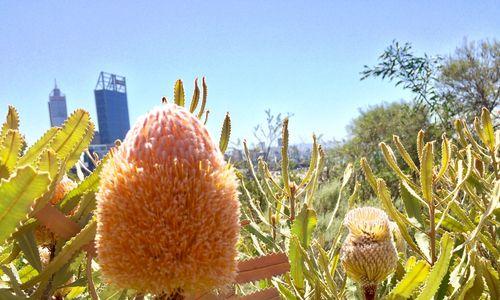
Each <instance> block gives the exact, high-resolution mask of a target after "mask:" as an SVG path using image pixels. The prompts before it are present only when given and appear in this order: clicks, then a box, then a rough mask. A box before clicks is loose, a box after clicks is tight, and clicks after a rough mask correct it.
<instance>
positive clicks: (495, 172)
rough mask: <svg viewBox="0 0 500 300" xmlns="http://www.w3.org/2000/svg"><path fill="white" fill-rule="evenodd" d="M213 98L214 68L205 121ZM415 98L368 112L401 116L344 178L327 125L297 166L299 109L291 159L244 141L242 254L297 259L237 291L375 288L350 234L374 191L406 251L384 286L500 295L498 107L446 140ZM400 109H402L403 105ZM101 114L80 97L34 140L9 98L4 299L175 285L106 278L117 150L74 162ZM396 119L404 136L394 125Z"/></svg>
mask: <svg viewBox="0 0 500 300" xmlns="http://www.w3.org/2000/svg"><path fill="white" fill-rule="evenodd" d="M201 95H203V96H201ZM200 96H201V98H202V99H201V100H202V102H201V108H199V109H198V103H199V102H200V101H199V100H200V99H199V98H200ZM174 100H175V103H178V104H181V105H186V102H187V101H186V99H185V94H184V90H183V85H182V82H180V81H178V82H177V83H176V85H175V90H174ZM165 101H166V100H165ZM205 105H206V86H205V82H204V81H203V91H202V92H200V90H199V88H198V87H197V84H196V85H195V92H194V95H193V98H192V101H191V104H190V110H191V112H192V113H194V114H195V115H196V116H197V117H198V118H204V121H206V118H207V117H208V115H207V114H206V111H205ZM404 105H405V104H396V105H395V106H394V107H392V106H389V107H382V108H381V109H380V111H378V110H375V111H376V113H373V114H372V113H371V112H367V113H366V114H365V115H364V117H366V118H362V119H360V120H358V121H357V122H355V124H356V127H359V130H360V131H358V129H356V131H354V129H353V132H356V135H359V136H363V138H365V137H366V136H365V135H364V134H365V132H364V131H363V130H370V129H371V127H372V126H373V125H376V124H378V123H380V120H382V119H380V118H379V116H384V118H387V119H390V120H391V121H394V123H389V124H390V126H387V127H385V125H384V127H383V128H384V130H381V131H380V134H379V135H375V133H376V131H375V132H372V134H373V135H375V137H373V140H370V143H367V144H361V146H360V148H367V149H368V147H369V150H367V152H365V153H366V156H367V157H369V158H371V157H376V159H377V160H373V161H371V160H369V159H365V158H362V159H361V160H359V161H358V159H359V156H346V158H345V160H346V161H345V163H346V167H345V168H344V170H343V172H342V174H339V175H338V179H337V180H332V181H330V182H325V183H323V184H322V183H321V177H322V175H323V172H324V168H325V159H326V155H325V152H324V150H323V149H322V147H321V145H319V144H318V142H317V139H316V137H313V146H312V155H311V159H310V164H309V168H308V169H307V170H306V171H304V172H293V171H292V170H290V162H289V157H288V154H289V143H288V140H289V132H288V119H284V120H283V122H282V127H281V128H282V129H281V139H282V147H281V160H280V162H279V163H280V166H281V167H280V171H279V172H271V171H270V168H269V165H268V163H267V162H266V161H265V160H264V159H259V160H258V162H257V164H254V163H253V161H252V159H251V157H250V155H249V151H248V149H247V147H246V143H245V144H244V146H245V148H244V150H245V151H244V154H245V159H246V163H247V166H248V167H247V169H246V170H241V171H240V172H238V174H237V175H238V177H239V178H240V179H241V180H240V184H241V191H242V194H241V197H240V198H241V201H240V202H241V204H242V205H241V211H242V224H243V226H242V232H241V240H240V242H239V245H238V250H239V254H238V255H239V257H238V258H239V259H248V258H252V257H254V256H256V255H262V254H269V253H273V252H285V253H286V254H287V255H288V258H289V260H290V272H288V273H286V274H284V275H282V276H279V277H274V278H272V279H266V280H259V281H254V282H251V283H246V284H235V292H236V294H241V293H246V292H248V291H253V290H256V289H265V288H270V287H275V288H276V289H277V290H279V293H280V295H281V297H282V298H284V299H311V298H314V299H346V298H347V299H353V298H361V297H363V294H362V293H361V292H360V289H359V288H358V287H357V286H356V284H355V283H354V282H353V281H352V280H351V279H350V278H348V276H347V275H346V273H345V271H344V270H343V268H342V267H341V264H340V260H341V255H342V252H341V250H340V249H341V245H342V241H343V237H344V236H345V234H346V232H345V230H344V228H342V227H341V224H340V222H341V220H343V219H344V214H345V213H346V212H347V210H351V209H353V208H356V207H363V206H366V205H367V204H370V205H374V206H379V207H380V208H382V209H383V210H384V211H385V213H386V214H387V215H388V216H389V218H390V221H391V223H390V224H391V225H390V229H391V232H390V234H391V239H394V241H395V245H396V249H397V251H398V263H397V267H396V271H395V272H394V273H393V274H392V275H390V276H389V278H387V279H386V280H384V281H383V282H381V283H379V284H378V286H377V290H376V294H373V296H375V295H376V296H377V297H386V298H387V299H408V298H412V299H431V298H432V297H434V298H435V299H444V298H448V299H474V298H488V297H489V298H490V299H498V298H499V297H500V296H499V295H498V287H499V286H500V279H499V275H498V271H497V270H498V259H499V253H498V249H499V248H500V247H499V246H500V245H499V239H498V228H497V225H498V222H499V219H498V218H499V209H500V207H499V197H500V181H499V179H500V170H499V167H500V166H499V156H498V151H499V148H500V131H496V132H495V129H494V125H493V121H492V116H491V115H490V112H489V111H488V110H487V109H486V108H484V109H483V110H482V111H481V114H480V116H477V117H476V118H475V120H474V122H473V124H474V130H471V129H470V126H469V124H468V122H467V121H465V120H457V121H455V123H454V128H455V130H454V133H453V134H452V135H450V136H448V135H444V134H443V135H442V136H441V138H440V140H439V147H438V141H437V140H435V137H436V134H429V135H427V136H426V135H425V133H424V132H423V131H420V132H419V133H418V134H416V133H415V130H416V128H415V127H412V128H411V129H407V128H406V127H409V126H418V125H416V124H409V123H405V124H401V123H397V120H394V119H396V118H409V117H410V115H408V114H405V110H406V113H409V112H410V111H412V109H411V107H408V106H407V107H406V108H404V109H401V106H403V107H404ZM392 109H394V110H395V112H397V113H396V114H395V115H391V113H392ZM413 117H418V118H417V120H420V123H417V124H420V125H422V124H423V125H425V126H427V125H428V124H429V123H428V118H427V117H426V115H423V116H422V115H421V116H418V115H417V116H413ZM377 118H379V119H377ZM377 120H379V121H378V123H377ZM93 126H94V125H93V124H92V122H91V120H90V117H89V114H88V113H87V112H85V111H83V110H77V111H75V112H74V113H73V114H72V115H71V116H70V117H69V118H68V120H67V121H66V122H65V123H64V124H63V126H62V127H61V128H57V127H54V128H51V129H49V130H48V131H47V132H46V133H45V134H44V135H43V136H42V137H41V138H40V139H39V140H38V141H37V142H36V143H35V144H33V145H31V146H30V147H28V148H27V149H26V150H25V151H22V149H23V146H22V145H23V141H22V140H23V139H22V135H21V134H20V133H19V129H18V128H19V116H18V114H17V112H16V110H15V109H14V108H9V112H8V115H7V118H6V121H5V122H4V124H3V126H2V131H1V137H0V145H1V146H0V174H1V177H2V179H1V181H0V191H1V193H2V194H1V195H2V200H1V204H0V224H1V230H0V234H1V237H2V240H1V242H2V244H1V245H0V275H1V279H0V280H1V281H0V284H1V285H0V298H1V299H50V298H55V299H62V298H67V299H88V298H92V299H98V298H100V299H127V298H128V299H132V298H134V297H135V298H138V299H143V298H154V297H156V298H157V299H162V297H163V299H164V298H166V296H165V295H156V296H154V295H142V294H137V293H136V292H135V291H133V290H117V289H116V288H115V287H113V285H112V284H108V283H106V282H104V281H103V279H102V278H101V271H100V268H99V264H98V263H99V262H98V261H97V260H96V257H95V249H94V247H93V243H92V241H93V240H94V238H95V232H96V220H95V218H94V211H95V207H96V199H95V194H96V192H97V189H98V186H99V180H100V172H101V169H102V167H101V166H102V164H103V160H106V159H108V158H109V156H107V157H104V158H103V159H102V160H101V161H95V158H92V159H94V163H95V165H96V168H95V170H94V171H93V172H92V173H91V174H89V175H88V176H87V177H85V178H83V177H79V176H74V174H73V175H72V174H71V173H72V172H74V170H75V169H76V170H78V169H80V168H82V165H81V161H80V157H81V154H82V153H84V152H85V149H86V148H87V147H88V145H89V143H90V140H91V139H92V134H93V130H94V127H93ZM425 126H420V127H425ZM230 128H231V127H230V119H229V117H228V116H227V117H226V119H225V121H224V123H223V129H222V133H221V140H220V142H219V145H220V147H221V148H222V149H225V148H226V147H227V145H228V141H229V134H230ZM387 128H390V130H389V129H387ZM395 128H397V130H395ZM429 128H430V129H431V130H432V127H430V126H429ZM386 129H387V130H386ZM393 129H394V130H393ZM396 133H400V134H401V136H395V137H393V136H392V135H393V134H396ZM368 137H370V138H372V135H368ZM376 138H379V140H375V139H376ZM432 139H434V140H432ZM358 142H361V141H358ZM378 142H382V143H380V145H379V147H380V152H379V151H377V150H376V149H375V148H374V145H375V144H378ZM391 145H394V146H391ZM353 149H354V148H351V150H353ZM393 149H394V150H393ZM361 153H362V152H361ZM109 155H112V152H111V154H109ZM355 155H363V154H355ZM349 162H351V163H349ZM382 162H384V163H385V164H386V166H385V167H384V168H386V169H385V170H386V171H384V169H383V168H382ZM352 163H354V164H352ZM377 164H378V165H380V168H379V167H378V166H377V167H375V166H376V165H377ZM371 166H374V167H373V168H372V167H371ZM387 170H389V171H387ZM361 171H362V173H361ZM76 173H78V174H81V172H79V171H78V172H76ZM389 173H390V174H391V176H387V175H388V174H389ZM68 174H69V175H72V176H71V177H72V178H76V181H77V182H76V185H75V186H74V187H72V188H71V190H69V191H66V192H65V193H64V194H63V196H62V198H61V199H59V201H58V202H56V203H54V204H51V203H52V200H53V199H54V197H55V196H56V195H58V193H57V190H58V189H57V187H58V185H59V184H60V183H61V182H62V180H63V178H65V175H66V176H67V175H68ZM361 174H363V175H361ZM389 184H393V185H397V187H398V190H399V192H398V193H394V192H393V191H391V190H390V189H389V186H390V185H389ZM362 187H368V188H371V189H372V191H373V195H375V197H376V201H377V203H376V204H375V203H373V201H375V199H370V198H368V197H365V196H363V194H362V193H361V191H362ZM367 199H368V200H367ZM44 227H46V229H48V230H50V231H51V232H53V233H55V238H54V239H53V240H51V239H48V240H43V239H40V238H39V234H37V232H38V233H39V232H40V230H41V229H42V228H44ZM131 230H133V228H131ZM249 299H251V298H249Z"/></svg>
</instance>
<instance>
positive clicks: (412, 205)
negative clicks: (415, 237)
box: [399, 182, 425, 227]
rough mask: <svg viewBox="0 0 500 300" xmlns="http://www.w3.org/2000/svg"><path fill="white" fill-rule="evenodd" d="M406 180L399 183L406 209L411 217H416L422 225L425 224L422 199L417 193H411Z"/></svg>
mask: <svg viewBox="0 0 500 300" xmlns="http://www.w3.org/2000/svg"><path fill="white" fill-rule="evenodd" d="M405 183H406V182H401V183H400V185H399V191H400V193H399V194H400V196H401V199H402V200H403V203H404V205H405V211H406V214H407V215H408V217H409V218H414V219H415V220H417V221H418V222H419V223H420V224H421V225H422V227H423V226H424V224H425V223H424V219H423V217H422V211H421V208H422V207H421V205H420V201H419V200H418V198H417V197H415V194H413V193H411V192H410V190H409V188H410V187H409V186H408V185H406V184H405Z"/></svg>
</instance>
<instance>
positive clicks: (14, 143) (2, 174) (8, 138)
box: [0, 129, 23, 178]
mask: <svg viewBox="0 0 500 300" xmlns="http://www.w3.org/2000/svg"><path fill="white" fill-rule="evenodd" d="M22 144H23V137H22V136H21V134H20V133H19V131H17V130H12V129H9V130H7V133H6V135H5V137H4V139H3V141H2V144H1V145H0V178H8V177H9V175H10V173H12V172H13V171H14V169H15V167H16V164H17V161H18V158H19V153H20V152H21V147H22Z"/></svg>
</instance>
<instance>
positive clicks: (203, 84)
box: [198, 77, 208, 119]
mask: <svg viewBox="0 0 500 300" xmlns="http://www.w3.org/2000/svg"><path fill="white" fill-rule="evenodd" d="M201 87H202V89H203V92H202V97H201V107H200V111H199V112H198V119H201V117H203V114H204V113H205V106H206V104H207V95H208V89H207V83H206V82H205V77H203V78H202V79H201Z"/></svg>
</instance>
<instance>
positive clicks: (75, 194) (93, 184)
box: [60, 152, 113, 214]
mask: <svg viewBox="0 0 500 300" xmlns="http://www.w3.org/2000/svg"><path fill="white" fill-rule="evenodd" d="M111 155H113V153H112V152H108V154H106V156H105V157H104V158H103V159H102V160H101V162H100V163H99V165H98V166H97V167H96V168H95V169H94V171H93V172H92V174H90V175H89V176H87V177H85V179H84V180H83V181H81V182H80V183H79V184H78V186H77V187H76V188H74V189H72V190H71V191H69V193H68V194H66V196H64V198H63V199H62V200H61V202H60V203H61V204H60V207H61V211H62V212H63V213H65V214H67V213H69V212H70V211H72V210H73V209H74V208H75V207H76V206H77V205H78V201H79V200H80V198H81V197H82V196H83V195H84V194H85V193H88V192H96V191H97V189H98V188H99V181H100V178H101V177H100V174H101V171H102V168H103V166H104V164H105V163H106V162H107V161H108V159H109V158H110V157H111Z"/></svg>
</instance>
